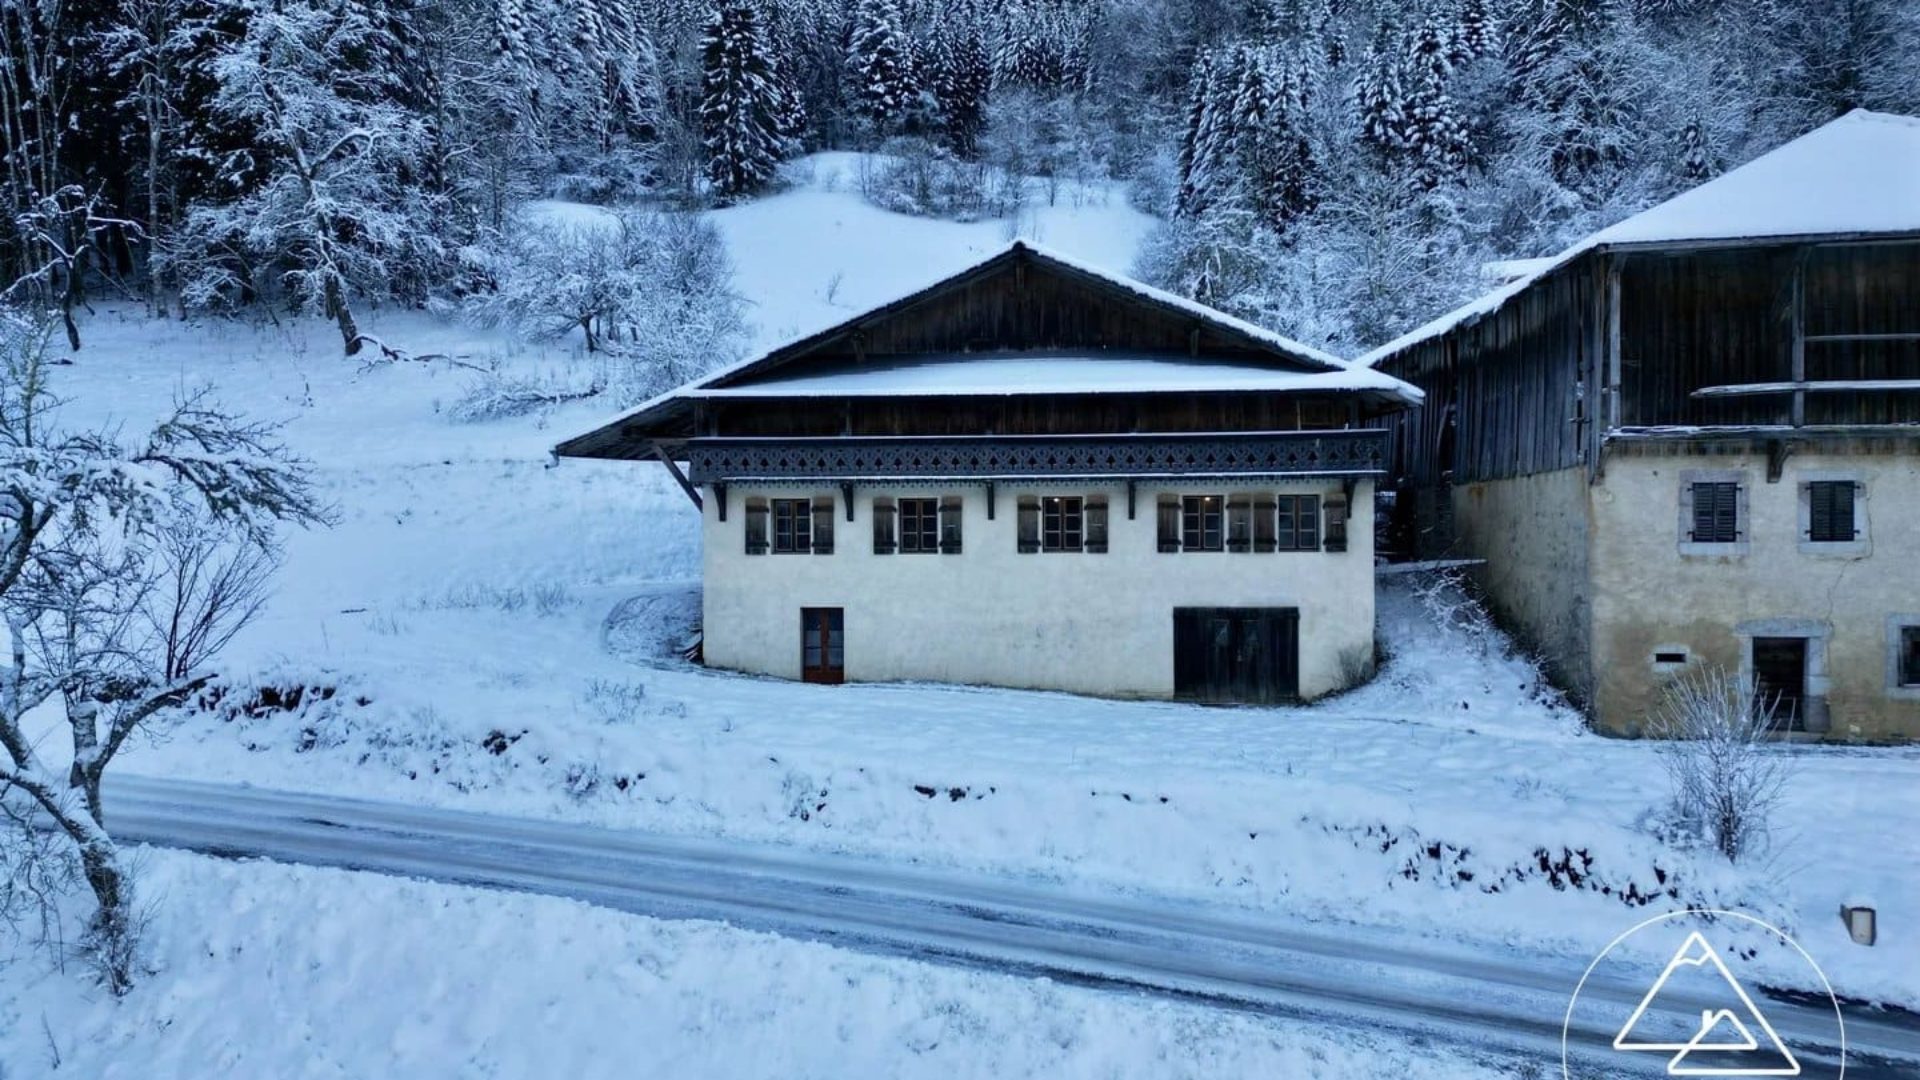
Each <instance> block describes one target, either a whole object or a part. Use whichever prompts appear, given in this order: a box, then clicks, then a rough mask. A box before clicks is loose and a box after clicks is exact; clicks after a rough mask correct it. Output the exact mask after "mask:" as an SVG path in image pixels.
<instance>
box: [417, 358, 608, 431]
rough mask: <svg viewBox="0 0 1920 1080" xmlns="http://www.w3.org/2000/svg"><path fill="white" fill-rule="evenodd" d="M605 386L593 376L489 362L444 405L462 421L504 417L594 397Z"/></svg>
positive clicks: (521, 414)
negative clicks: (522, 370) (534, 371)
mask: <svg viewBox="0 0 1920 1080" xmlns="http://www.w3.org/2000/svg"><path fill="white" fill-rule="evenodd" d="M605 389H606V383H605V381H604V380H603V379H601V378H599V377H597V376H596V377H593V378H586V379H578V378H576V379H569V378H567V377H565V376H564V375H560V374H556V373H553V372H543V373H540V374H532V375H529V374H523V373H518V372H514V371H512V370H510V369H508V368H506V367H504V366H502V365H500V364H492V365H489V366H488V367H487V369H486V370H485V371H483V372H481V373H480V374H478V375H476V376H474V378H473V379H472V380H471V381H469V382H468V383H467V385H466V387H465V389H463V390H461V392H460V396H459V397H457V398H455V399H453V401H452V402H451V403H450V404H449V405H448V406H447V415H448V416H450V417H452V418H453V419H455V420H458V421H460V422H462V423H483V422H485V421H488V420H506V419H509V418H511V417H515V416H526V415H528V414H529V413H537V412H540V411H542V410H545V409H551V408H553V407H554V406H555V405H564V404H566V403H567V402H569V401H579V400H581V399H583V398H590V397H595V396H597V395H599V394H600V393H601V392H602V391H603V390H605Z"/></svg>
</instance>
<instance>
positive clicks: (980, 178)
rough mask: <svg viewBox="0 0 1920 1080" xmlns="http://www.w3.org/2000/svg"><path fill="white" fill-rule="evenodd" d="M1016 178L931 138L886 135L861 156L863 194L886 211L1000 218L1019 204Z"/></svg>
mask: <svg viewBox="0 0 1920 1080" xmlns="http://www.w3.org/2000/svg"><path fill="white" fill-rule="evenodd" d="M1019 183H1020V181H1019V179H1018V178H1010V177H1008V176H1007V175H1006V174H1004V173H1002V172H1000V171H999V170H997V169H995V168H993V167H992V166H989V165H986V164H984V163H982V162H977V161H961V160H960V159H959V158H956V157H954V155H953V154H952V152H950V151H949V150H947V149H946V148H945V147H942V146H940V145H938V144H936V143H933V142H931V141H929V140H927V139H922V138H918V137H915V136H908V135H903V136H899V137H896V138H892V139H888V140H887V141H886V143H885V144H883V145H882V146H881V147H880V152H879V153H878V154H874V155H867V156H865V157H863V158H861V160H860V195H861V197H862V198H864V199H866V200H867V201H868V202H870V203H872V204H873V205H875V206H878V207H880V208H881V209H883V210H892V211H894V212H895V213H901V214H916V215H920V216H922V217H937V218H948V219H950V220H954V221H978V220H980V219H982V218H993V217H1000V216H1002V215H1004V214H1006V213H1009V212H1010V211H1012V210H1013V209H1014V208H1015V206H1016V205H1017V204H1018V202H1019V195H1018V192H1017V187H1018V185H1019Z"/></svg>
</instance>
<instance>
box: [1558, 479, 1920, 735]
mask: <svg viewBox="0 0 1920 1080" xmlns="http://www.w3.org/2000/svg"><path fill="white" fill-rule="evenodd" d="M1691 470H1708V471H1713V472H1725V471H1729V470H1731V471H1734V472H1737V473H1738V474H1740V477H1741V479H1742V482H1743V483H1744V485H1745V490H1746V518H1745V521H1744V523H1743V527H1744V530H1745V551H1744V553H1738V554H1684V553H1683V551H1682V545H1681V542H1680V541H1681V540H1682V539H1683V537H1682V530H1681V522H1680V518H1681V488H1682V484H1683V483H1684V482H1685V477H1684V475H1683V474H1685V473H1687V472H1689V471H1691ZM1840 476H1857V478H1858V479H1859V481H1860V482H1861V483H1863V484H1864V485H1865V489H1864V500H1863V501H1862V502H1861V503H1860V504H1859V506H1860V510H1859V515H1860V517H1862V518H1864V520H1865V532H1866V536H1865V537H1864V538H1863V542H1862V543H1860V544H1857V545H1852V546H1842V547H1838V548H1833V549H1827V550H1826V551H1823V550H1820V549H1817V548H1815V547H1814V546H1813V545H1807V544H1804V543H1803V542H1802V540H1803V532H1804V524H1803V521H1802V518H1801V510H1800V499H1801V493H1800V489H1801V484H1802V483H1803V482H1804V481H1805V480H1807V479H1809V478H1813V479H1830V478H1836V477H1840ZM1592 506H1593V518H1594V530H1593V546H1592V554H1591V576H1592V597H1593V657H1594V667H1595V670H1596V673H1597V675H1598V683H1597V690H1598V695H1597V702H1596V703H1597V705H1598V714H1599V717H1600V719H1601V721H1602V723H1604V724H1606V725H1607V726H1608V727H1610V728H1612V729H1614V730H1618V731H1623V732H1632V731H1635V730H1637V729H1638V728H1639V726H1640V724H1641V723H1642V722H1643V720H1644V718H1645V717H1646V716H1647V715H1648V713H1649V712H1650V710H1651V709H1652V708H1653V707H1654V706H1655V704H1656V702H1657V700H1658V697H1659V694H1660V687H1661V685H1662V683H1663V682H1664V681H1665V679H1666V678H1667V674H1666V672H1667V671H1668V670H1669V669H1668V668H1667V667H1665V666H1656V665H1655V664H1654V662H1653V659H1652V656H1653V653H1654V652H1655V651H1656V650H1669V649H1684V650H1686V651H1687V652H1688V654H1689V660H1688V664H1689V665H1698V664H1703V663H1705V664H1715V665H1720V666H1722V667H1724V668H1726V669H1727V670H1730V671H1739V670H1742V669H1743V662H1744V660H1745V653H1746V644H1745V641H1746V639H1744V638H1743V637H1742V636H1741V634H1740V632H1739V631H1740V629H1741V628H1742V624H1746V625H1745V628H1746V629H1747V630H1748V631H1749V632H1750V633H1751V632H1754V631H1756V630H1758V632H1762V633H1773V632H1787V633H1792V634H1795V635H1796V636H1797V634H1798V633H1799V632H1807V633H1812V634H1820V635H1824V636H1825V649H1824V651H1825V659H1824V664H1823V665H1820V666H1823V667H1824V671H1822V672H1816V673H1815V676H1816V679H1823V680H1824V687H1825V690H1826V700H1827V713H1828V718H1829V721H1830V723H1831V732H1830V737H1833V738H1841V739H1844V738H1849V737H1860V738H1868V739H1887V738H1920V694H1915V693H1913V692H1911V691H1900V690H1897V689H1890V688H1889V686H1888V683H1889V671H1888V666H1889V664H1888V649H1889V641H1888V635H1889V625H1888V624H1889V618H1890V617H1892V616H1897V615H1900V614H1902V613H1911V612H1920V456H1916V455H1913V454H1911V453H1907V454H1817V453H1810V452H1806V451H1800V452H1796V453H1795V454H1793V455H1792V456H1791V457H1789V458H1788V459H1787V463H1786V468H1785V471H1784V474H1783V475H1782V476H1781V478H1780V480H1779V481H1778V482H1776V483H1768V482H1767V461H1766V457H1765V455H1762V454H1747V455H1713V456H1704V455H1689V456H1640V455H1623V454H1619V453H1613V452H1610V453H1609V455H1608V458H1607V463H1606V470H1605V477H1604V480H1603V481H1602V483H1601V484H1600V485H1599V486H1597V487H1596V488H1594V490H1593V501H1592ZM1828 551H1831V552H1832V553H1828ZM1813 689H1815V690H1816V691H1817V690H1818V689H1820V687H1819V686H1815V687H1814V688H1813Z"/></svg>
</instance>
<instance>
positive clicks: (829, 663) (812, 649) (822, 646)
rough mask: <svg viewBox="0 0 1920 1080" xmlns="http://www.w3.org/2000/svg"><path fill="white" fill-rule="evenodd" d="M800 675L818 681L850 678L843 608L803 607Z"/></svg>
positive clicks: (805, 678) (832, 681)
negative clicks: (848, 675)
mask: <svg viewBox="0 0 1920 1080" xmlns="http://www.w3.org/2000/svg"><path fill="white" fill-rule="evenodd" d="M800 678H801V679H803V680H805V681H806V682H817V683H842V682H846V681H847V665H846V614H845V610H844V609H842V608H837V607H824V608H815V607H810V608H801V609H800Z"/></svg>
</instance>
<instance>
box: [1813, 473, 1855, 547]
mask: <svg viewBox="0 0 1920 1080" xmlns="http://www.w3.org/2000/svg"><path fill="white" fill-rule="evenodd" d="M1853 498H1854V485H1853V481H1851V480H1816V481H1814V482H1813V483H1811V484H1808V485H1807V510H1808V521H1807V525H1808V528H1807V538H1808V539H1810V540H1814V541H1816V542H1820V543H1845V542H1847V541H1850V540H1853V539H1856V538H1857V537H1858V536H1859V535H1860V531H1859V529H1858V528H1856V527H1855V525H1854V512H1853V511H1854V507H1853Z"/></svg>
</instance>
